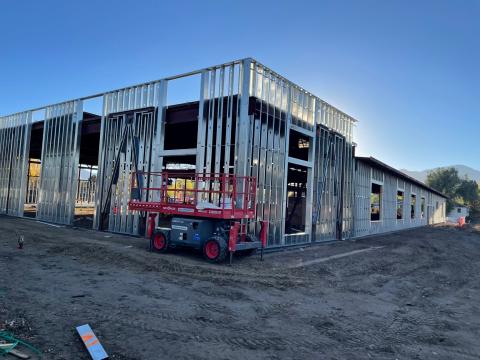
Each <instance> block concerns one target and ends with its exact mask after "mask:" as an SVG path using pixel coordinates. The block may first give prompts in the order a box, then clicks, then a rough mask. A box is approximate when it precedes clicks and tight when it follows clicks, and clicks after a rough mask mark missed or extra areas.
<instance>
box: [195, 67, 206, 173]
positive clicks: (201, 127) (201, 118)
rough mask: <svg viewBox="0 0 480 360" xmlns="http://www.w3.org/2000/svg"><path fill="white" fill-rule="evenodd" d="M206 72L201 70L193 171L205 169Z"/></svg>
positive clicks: (199, 171) (201, 171)
mask: <svg viewBox="0 0 480 360" xmlns="http://www.w3.org/2000/svg"><path fill="white" fill-rule="evenodd" d="M208 74H209V72H208V71H207V70H204V71H202V75H201V80H200V101H199V109H198V129H197V159H196V165H195V169H196V170H195V172H197V173H202V174H203V172H204V170H205V146H206V130H207V119H206V118H205V102H206V101H208Z"/></svg>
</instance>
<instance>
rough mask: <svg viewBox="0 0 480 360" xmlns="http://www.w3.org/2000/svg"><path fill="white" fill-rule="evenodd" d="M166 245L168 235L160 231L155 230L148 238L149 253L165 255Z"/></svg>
mask: <svg viewBox="0 0 480 360" xmlns="http://www.w3.org/2000/svg"><path fill="white" fill-rule="evenodd" d="M168 243H169V241H168V234H167V233H165V232H163V231H161V230H155V231H154V232H153V234H152V237H151V238H150V251H153V252H159V253H165V252H167V250H168V245H169V244H168Z"/></svg>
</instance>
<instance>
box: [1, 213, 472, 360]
mask: <svg viewBox="0 0 480 360" xmlns="http://www.w3.org/2000/svg"><path fill="white" fill-rule="evenodd" d="M15 231H18V233H21V234H23V235H24V237H25V246H24V249H23V250H19V249H17V235H16V233H15ZM368 248H370V249H369V250H368V251H356V250H363V249H368ZM348 253H351V254H350V255H346V256H343V255H344V254H348ZM342 254H343V255H342ZM337 255H341V256H337ZM317 259H323V260H321V261H318V262H316V260H317ZM235 260H236V261H235V263H234V266H233V267H228V266H226V265H210V264H207V263H205V262H204V260H203V259H202V258H201V257H200V256H199V255H198V254H195V253H192V252H186V251H176V252H174V253H171V254H166V255H163V254H156V253H150V252H148V251H147V241H146V240H145V239H139V238H134V237H127V236H121V235H115V234H109V233H100V232H95V231H89V230H84V229H74V228H67V227H53V226H50V225H47V224H43V223H39V222H36V221H34V220H27V219H18V218H10V217H0V330H2V328H3V329H5V330H8V331H11V332H13V333H14V334H15V335H16V336H18V337H20V338H22V339H24V340H27V341H29V342H30V343H32V344H33V345H34V346H36V347H37V348H39V349H41V350H42V352H43V353H44V356H43V358H44V359H89V356H88V355H87V353H86V351H85V349H84V347H83V345H82V343H81V341H80V340H79V338H78V335H77V334H76V332H75V327H76V326H78V325H82V324H85V323H88V324H90V325H91V327H92V328H93V329H94V331H95V332H96V335H97V336H98V338H99V339H100V341H101V342H102V344H103V346H104V347H105V349H106V351H107V352H108V353H109V355H110V358H112V359H198V360H200V359H479V358H480V301H479V299H480V281H479V278H478V276H479V273H480V232H479V231H478V227H477V230H476V229H475V228H474V226H469V227H467V228H465V229H457V228H455V227H446V226H443V227H428V228H421V229H415V230H409V231H404V232H400V233H395V234H390V235H384V236H378V237H370V238H365V239H361V240H357V241H345V242H335V243H330V244H324V245H321V246H313V247H306V248H303V249H296V250H290V251H283V252H276V253H270V254H267V255H266V257H265V261H264V262H260V261H259V258H258V256H253V257H250V258H239V259H235ZM302 264H307V266H302ZM7 358H8V357H7ZM32 358H35V357H32ZM12 359H13V357H12Z"/></svg>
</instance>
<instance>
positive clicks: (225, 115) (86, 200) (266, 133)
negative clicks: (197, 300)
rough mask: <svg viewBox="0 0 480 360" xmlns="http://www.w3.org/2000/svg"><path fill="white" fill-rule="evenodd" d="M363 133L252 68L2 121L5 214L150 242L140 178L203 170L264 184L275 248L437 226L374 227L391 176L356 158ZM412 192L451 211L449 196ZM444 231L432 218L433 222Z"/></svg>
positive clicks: (0, 193) (248, 64)
mask: <svg viewBox="0 0 480 360" xmlns="http://www.w3.org/2000/svg"><path fill="white" fill-rule="evenodd" d="M93 103H97V104H101V109H98V111H96V112H95V111H91V110H90V108H89V104H93ZM355 122H356V120H355V119H353V118H352V117H350V116H349V115H347V114H345V113H344V112H342V111H340V110H339V109H337V108H335V107H334V106H332V105H330V104H328V103H326V102H325V101H323V100H321V99H320V98H318V97H316V96H315V95H313V94H311V93H310V92H308V91H306V90H304V89H303V88H301V87H300V86H298V85H296V84H294V83H292V82H290V81H289V80H287V79H285V78H284V77H282V76H281V75H279V74H277V73H276V72H274V71H272V70H270V69H269V68H267V67H266V66H264V65H262V64H261V63H259V62H258V61H256V60H254V59H251V58H246V59H241V60H237V61H233V62H229V63H225V64H221V65H217V66H212V67H208V68H205V69H201V70H197V71H192V72H189V73H186V74H181V75H177V76H172V77H168V78H164V79H161V80H156V81H152V82H148V83H144V84H139V85H135V86H131V87H127V88H123V89H119V90H114V91H109V92H105V93H101V94H96V95H92V96H88V97H84V98H80V99H75V100H70V101H66V102H63V103H59V104H54V105H49V106H45V107H42V108H37V109H33V110H28V111H24V112H21V113H17V114H13V115H9V116H4V117H0V149H1V150H2V151H1V153H0V213H3V214H8V215H13V216H30V217H35V218H36V219H39V220H43V221H48V222H53V223H59V224H80V223H85V224H87V226H91V227H93V228H95V229H99V230H108V231H113V232H120V233H127V234H134V235H142V234H144V231H145V219H146V214H142V213H139V212H134V211H129V210H128V208H127V204H128V201H129V199H130V198H131V195H132V194H131V193H130V192H131V181H132V177H131V173H132V171H135V170H139V171H162V170H165V169H176V170H183V169H194V170H195V171H196V172H199V173H231V174H233V173H234V174H237V175H240V176H255V177H256V178H257V185H258V188H257V219H258V220H260V219H264V220H267V221H268V224H269V226H268V246H269V247H277V246H287V245H294V244H303V243H309V242H315V241H327V240H335V239H348V238H352V237H356V236H363V235H367V234H371V233H378V232H382V231H391V230H393V229H397V228H405V227H409V226H419V225H424V224H427V221H426V220H425V219H421V220H419V221H415V222H411V221H409V222H408V223H407V222H404V223H403V224H402V225H401V226H400V225H398V223H397V222H396V223H395V225H393V223H391V222H387V218H386V217H385V219H383V218H382V219H381V220H379V223H378V224H380V223H382V224H383V225H377V226H367V220H368V218H369V216H370V213H371V212H372V210H371V205H370V201H369V200H368V199H369V194H368V191H369V190H368V189H369V187H370V183H371V182H372V180H373V181H378V179H379V178H380V175H379V174H377V171H376V170H375V169H378V166H377V167H375V166H373V165H372V163H369V162H367V161H363V160H358V161H356V159H355V156H354V143H353V127H354V124H355ZM127 125H128V126H130V127H131V128H132V129H133V133H132V136H131V137H129V138H128V139H127V140H125V139H124V137H122V134H123V133H124V131H125V129H126V127H127ZM134 153H135V154H136V155H137V156H136V157H135V158H136V159H137V164H133V160H132V159H133V154H134ZM118 155H120V156H119V157H118ZM116 158H119V159H120V161H119V162H118V163H117V162H116V161H115V159H116ZM382 174H383V175H382V176H381V178H382V181H383V183H384V184H386V185H385V187H384V193H385V194H387V184H388V186H390V185H391V184H394V183H395V181H396V180H395V179H396V178H395V176H397V177H400V178H402V179H403V180H405V177H402V176H400V175H399V174H398V172H397V173H396V175H395V176H393V175H392V171H384V172H383V173H382ZM397 180H398V179H397ZM403 180H402V181H403ZM143 181H144V182H145V183H149V184H151V185H152V186H155V181H157V180H155V179H154V178H150V177H148V176H146V175H145V176H144V179H143ZM397 182H398V181H397ZM412 184H413V185H412V186H414V187H415V189H417V188H418V190H415V189H414V188H412V189H413V190H409V191H410V192H413V191H416V193H418V194H419V195H418V196H421V195H420V194H425V195H424V196H425V197H426V198H427V199H428V205H429V206H432V204H433V203H434V202H440V203H441V204H442V206H443V208H442V209H444V205H443V203H444V201H445V198H444V197H443V195H441V194H438V192H435V191H434V190H433V189H429V188H427V187H425V186H424V185H423V186H421V185H419V184H418V182H417V183H412ZM391 186H393V185H391ZM397 187H398V185H397ZM404 188H405V189H407V188H408V186H407V185H404ZM410 192H407V190H405V193H406V194H410ZM143 196H144V197H148V199H152V198H153V197H154V196H155V195H154V194H144V195H143ZM388 196H390V195H388ZM406 196H407V195H406ZM422 196H423V195H422ZM153 200H154V199H153ZM367 200H368V201H367ZM382 201H384V202H385V204H387V203H388V204H390V205H388V206H393V205H392V204H393V202H392V201H393V200H392V199H391V198H390V197H388V198H387V196H386V195H385V197H382ZM386 207H387V205H384V206H382V208H386ZM442 211H444V210H442ZM85 219H87V220H88V221H86V222H83V221H84V220H85ZM442 221H444V214H441V213H440V212H439V211H437V212H435V215H432V216H430V213H429V216H428V223H436V222H442ZM248 226H249V227H250V228H251V230H255V231H259V227H258V223H256V222H255V221H252V222H250V223H249V224H248Z"/></svg>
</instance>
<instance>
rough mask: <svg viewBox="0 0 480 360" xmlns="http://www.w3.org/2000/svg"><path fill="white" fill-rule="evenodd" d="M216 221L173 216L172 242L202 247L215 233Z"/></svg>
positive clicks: (173, 243)
mask: <svg viewBox="0 0 480 360" xmlns="http://www.w3.org/2000/svg"><path fill="white" fill-rule="evenodd" d="M214 224H215V222H214V221H212V220H210V219H192V218H181V217H174V218H172V223H171V230H170V243H171V244H172V245H182V244H185V245H189V246H193V247H195V248H197V249H200V248H201V247H202V245H203V242H204V241H205V240H207V239H208V238H209V237H211V236H212V234H213V231H214V229H213V226H214Z"/></svg>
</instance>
